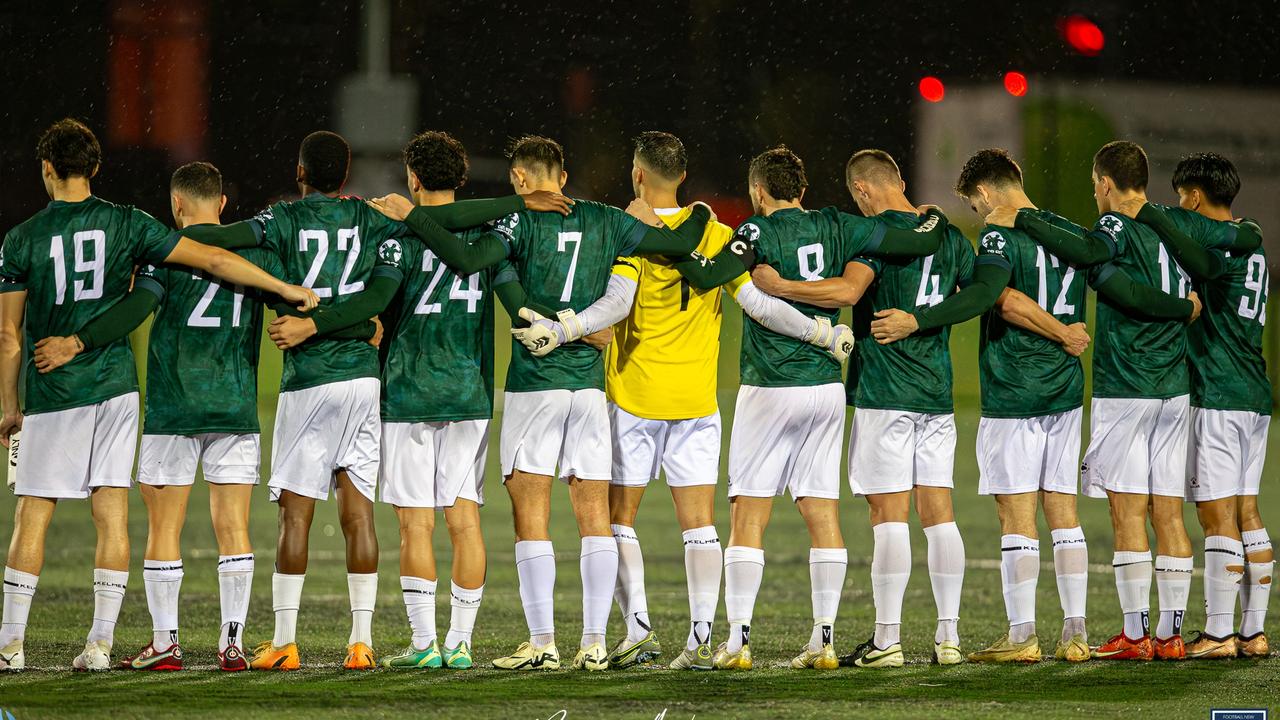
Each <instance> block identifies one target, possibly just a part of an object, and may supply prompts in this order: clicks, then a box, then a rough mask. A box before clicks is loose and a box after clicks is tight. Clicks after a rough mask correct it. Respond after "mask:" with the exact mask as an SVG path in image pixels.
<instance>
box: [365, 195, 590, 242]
mask: <svg viewBox="0 0 1280 720" xmlns="http://www.w3.org/2000/svg"><path fill="white" fill-rule="evenodd" d="M368 203H369V206H370V207H372V208H374V209H375V210H377V211H378V212H380V213H382V214H383V215H386V216H387V217H389V218H391V219H392V220H398V221H401V222H404V223H406V224H407V223H408V217H409V216H410V215H417V216H419V217H420V218H424V217H425V218H430V219H431V220H432V222H434V223H435V224H437V225H439V226H440V227H441V228H443V229H444V230H446V231H448V232H450V233H453V232H456V231H458V230H466V229H467V228H473V227H476V226H479V225H483V224H484V223H487V222H490V221H492V220H497V219H499V218H504V217H506V216H508V215H511V214H513V213H518V212H520V211H521V210H533V211H536V212H558V213H560V214H561V215H568V214H569V208H571V207H572V206H573V200H571V199H569V198H567V197H565V196H564V195H561V194H560V193H558V192H551V191H550V190H538V191H536V192H532V193H529V194H528V195H508V196H506V197H500V198H481V199H477V200H458V201H456V202H452V203H449V204H447V205H414V204H413V202H412V201H410V200H409V199H408V198H406V197H404V196H403V195H397V194H396V193H392V194H390V195H386V196H384V197H380V198H374V199H372V200H370V201H368Z"/></svg>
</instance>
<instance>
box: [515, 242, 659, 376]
mask: <svg viewBox="0 0 1280 720" xmlns="http://www.w3.org/2000/svg"><path fill="white" fill-rule="evenodd" d="M618 262H621V263H624V264H626V263H627V261H625V260H620V261H618ZM627 267H629V268H630V272H627V271H626V270H623V271H622V272H619V271H618V270H617V264H616V263H615V271H614V273H613V274H612V275H610V276H609V285H608V287H607V288H606V289H605V292H604V295H602V296H600V298H599V299H598V300H596V301H595V302H593V303H591V305H589V306H588V307H587V308H586V309H585V310H583V311H582V312H580V313H574V311H573V310H572V309H566V310H561V311H559V312H557V313H555V315H553V316H550V317H548V316H544V315H541V314H539V313H537V312H534V311H533V310H532V309H531V308H528V307H522V308H520V309H519V311H518V312H519V315H520V317H521V318H522V319H524V320H525V321H527V322H528V323H529V327H527V328H512V330H511V334H512V335H513V336H514V337H515V338H516V339H517V340H519V341H520V342H521V343H522V344H523V345H524V346H525V347H526V348H527V349H528V350H529V354H531V355H533V356H534V357H543V356H545V355H547V354H549V353H550V352H551V351H552V350H555V349H556V348H557V347H559V346H561V345H564V344H565V343H571V342H573V341H575V340H579V339H581V338H583V337H586V336H587V335H592V334H595V333H597V332H599V331H601V330H604V329H605V328H610V327H613V326H614V325H615V324H616V323H618V322H621V321H622V319H623V318H625V317H626V316H627V315H628V314H629V313H630V312H631V306H632V304H633V303H634V302H635V298H636V288H637V287H638V284H637V280H636V279H637V277H638V273H637V272H636V269H635V268H634V266H630V265H627ZM552 318H555V319H552Z"/></svg>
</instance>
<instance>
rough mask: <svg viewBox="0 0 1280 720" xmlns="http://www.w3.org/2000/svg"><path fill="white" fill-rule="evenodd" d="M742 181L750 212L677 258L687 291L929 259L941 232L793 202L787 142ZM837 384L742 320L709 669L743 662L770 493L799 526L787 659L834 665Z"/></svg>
mask: <svg viewBox="0 0 1280 720" xmlns="http://www.w3.org/2000/svg"><path fill="white" fill-rule="evenodd" d="M747 182H748V188H749V192H750V194H751V202H752V206H753V207H754V209H755V213H756V214H755V215H754V216H752V217H751V218H749V219H748V220H747V221H746V222H744V223H743V224H742V225H740V226H739V227H738V229H737V230H736V231H735V233H734V237H733V239H732V240H730V242H729V244H728V245H727V246H726V248H725V250H724V251H722V252H721V253H720V254H719V255H718V256H716V257H715V258H712V259H708V258H705V257H702V256H700V255H697V254H695V255H694V256H693V257H692V258H691V259H689V260H685V261H682V262H681V263H679V265H678V267H679V268H680V270H681V272H682V274H684V275H685V277H686V278H688V279H689V281H690V283H691V284H692V285H693V286H694V287H697V288H706V287H714V286H715V285H716V284H718V283H722V282H724V281H725V280H726V279H731V278H734V277H736V276H737V275H739V274H741V273H743V272H745V271H747V270H749V269H750V268H751V267H753V266H754V265H755V264H756V263H755V260H756V259H757V258H758V259H759V260H760V261H761V262H764V263H772V264H776V265H777V266H778V267H779V268H780V270H779V273H780V274H781V275H782V277H784V278H787V279H791V280H801V281H804V282H801V283H797V284H800V285H810V284H814V285H816V284H819V283H820V282H822V281H823V280H824V279H825V278H831V277H833V276H835V275H837V274H838V273H840V272H841V271H843V270H844V268H845V265H846V263H847V262H848V261H850V260H852V259H853V258H854V257H857V256H860V255H872V254H874V255H878V256H889V255H892V256H905V257H919V256H924V255H929V254H931V253H933V252H934V251H936V250H937V249H938V244H939V239H940V237H941V236H943V235H944V233H945V232H946V227H947V225H946V220H945V218H944V217H943V216H942V215H941V214H940V213H938V212H937V211H936V210H931V211H930V212H929V214H928V215H927V216H926V218H925V219H924V221H923V222H922V223H920V224H919V225H917V220H918V218H917V217H916V214H915V209H914V208H912V209H911V210H910V212H909V218H908V216H907V215H903V216H902V218H896V217H895V218H875V219H870V218H862V217H857V216H853V215H848V214H845V213H841V212H839V211H838V210H836V209H835V208H827V209H824V210H820V211H809V210H804V209H803V208H802V207H801V204H800V203H801V200H802V199H803V196H804V191H805V188H806V187H807V186H808V181H807V179H806V178H805V173H804V164H803V163H802V162H801V160H800V158H799V157H797V156H796V155H795V153H793V152H791V151H790V150H789V149H787V148H786V147H777V148H773V149H771V150H767V151H765V152H763V153H761V154H760V155H758V156H756V157H755V159H753V160H752V161H751V165H750V168H749V170H748V174H747ZM784 297H785V295H784ZM800 307H802V308H804V309H805V310H808V309H809V308H810V307H812V308H813V310H814V311H815V312H820V313H824V314H825V315H826V316H827V318H828V320H829V321H834V320H835V319H836V318H837V317H838V316H839V311H838V310H830V309H827V310H822V309H821V308H820V307H818V306H816V305H811V304H805V305H801V306H800ZM840 382H841V377H840V364H839V362H836V361H835V360H834V358H833V357H832V356H831V355H829V354H827V353H823V352H821V351H819V350H818V349H817V348H811V347H809V346H808V345H806V344H804V343H802V342H801V341H799V340H796V339H794V338H790V337H783V336H781V335H779V334H777V333H775V332H772V331H770V330H768V329H766V328H764V327H762V326H761V325H759V324H758V323H756V322H754V321H753V322H746V323H744V330H743V343H742V387H741V389H740V390H739V392H738V402H737V408H736V411H735V414H734V419H733V434H732V436H731V438H730V441H729V442H730V444H729V498H730V503H731V522H732V532H731V535H730V538H729V548H728V549H727V550H726V551H725V553H724V556H725V570H724V572H725V606H726V608H727V610H728V620H729V624H730V631H729V639H728V640H727V641H726V642H725V643H723V644H721V645H720V647H719V648H718V649H717V651H716V654H715V657H714V661H713V662H714V665H715V667H717V668H721V669H744V670H745V669H749V668H750V667H751V666H752V658H751V648H750V632H751V618H752V615H753V613H754V608H755V601H756V596H757V595H758V594H759V591H760V582H761V579H762V577H763V574H764V549H763V548H764V530H765V528H766V527H767V525H768V522H769V515H770V513H771V512H772V507H773V499H774V497H775V496H777V495H781V494H782V493H784V492H786V491H788V490H790V492H791V496H792V497H793V498H795V502H796V507H797V509H798V510H799V511H800V514H801V516H802V517H803V518H804V520H805V524H806V526H807V527H808V529H809V538H810V542H811V544H812V548H811V550H810V552H809V578H810V582H811V588H810V590H811V594H812V601H813V603H812V605H813V630H812V633H811V634H810V637H809V642H808V644H807V645H806V646H805V648H804V649H803V650H802V652H801V653H800V655H798V656H797V657H796V658H794V659H793V660H792V663H791V664H792V667H811V668H818V669H831V668H835V667H837V665H838V661H837V658H836V654H835V649H834V645H833V642H834V638H833V636H834V624H835V618H836V611H837V609H838V607H839V602H840V589H841V587H842V585H843V583H844V576H845V569H846V566H847V553H846V551H845V548H844V540H843V538H842V537H841V534H840V524H839V517H838V507H839V498H840V467H839V465H840V440H841V436H842V435H843V432H844V393H843V388H842V387H841V384H840Z"/></svg>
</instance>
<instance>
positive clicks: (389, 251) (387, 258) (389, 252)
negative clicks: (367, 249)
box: [378, 238, 404, 266]
mask: <svg viewBox="0 0 1280 720" xmlns="http://www.w3.org/2000/svg"><path fill="white" fill-rule="evenodd" d="M403 256H404V248H402V247H400V241H399V240H396V239H394V238H392V239H391V240H387V241H385V242H383V243H382V244H381V245H379V246H378V257H379V258H381V259H382V262H384V263H386V264H388V265H396V266H398V265H399V264H400V258H401V257H403Z"/></svg>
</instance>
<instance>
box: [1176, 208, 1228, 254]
mask: <svg viewBox="0 0 1280 720" xmlns="http://www.w3.org/2000/svg"><path fill="white" fill-rule="evenodd" d="M1160 209H1161V210H1163V211H1164V214H1165V216H1167V217H1168V218H1169V220H1171V221H1172V222H1173V223H1174V225H1176V226H1177V227H1178V229H1179V230H1182V232H1184V233H1186V234H1188V235H1190V236H1191V237H1192V238H1194V239H1195V241H1196V242H1197V243H1199V244H1200V246H1201V247H1203V248H1206V249H1210V250H1215V249H1218V248H1225V247H1227V246H1229V245H1231V242H1232V241H1233V240H1235V237H1236V226H1235V225H1233V224H1231V223H1226V222H1220V221H1218V220H1212V219H1210V218H1207V217H1205V216H1204V215H1201V214H1200V213H1198V212H1193V211H1191V210H1187V209H1184V208H1181V207H1161V208H1160Z"/></svg>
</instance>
